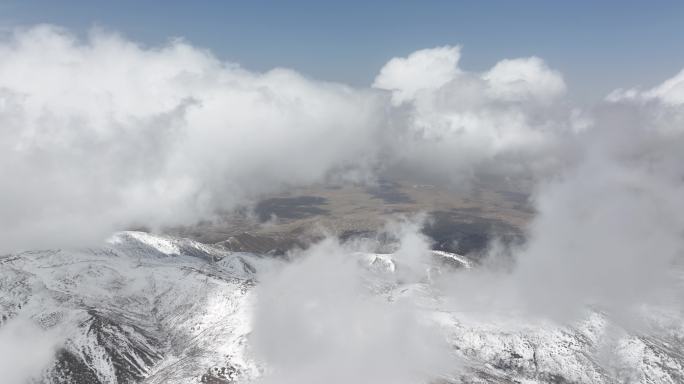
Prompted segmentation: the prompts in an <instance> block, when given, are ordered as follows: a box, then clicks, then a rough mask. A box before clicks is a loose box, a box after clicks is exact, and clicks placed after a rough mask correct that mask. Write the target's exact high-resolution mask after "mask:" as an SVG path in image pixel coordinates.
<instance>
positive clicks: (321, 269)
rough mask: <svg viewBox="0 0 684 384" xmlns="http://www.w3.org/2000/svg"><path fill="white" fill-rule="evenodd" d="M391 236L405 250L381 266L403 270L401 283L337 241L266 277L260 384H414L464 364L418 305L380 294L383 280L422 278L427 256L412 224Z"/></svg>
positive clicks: (259, 325)
mask: <svg viewBox="0 0 684 384" xmlns="http://www.w3.org/2000/svg"><path fill="white" fill-rule="evenodd" d="M390 229H391V230H392V231H393V232H394V235H395V236H396V237H397V239H399V240H401V245H400V247H399V249H400V251H399V252H398V253H397V254H396V256H395V258H394V260H393V261H390V260H389V259H382V260H380V259H378V260H376V263H382V261H386V262H388V263H392V262H396V263H401V265H402V266H403V267H404V270H405V272H406V273H405V274H403V275H401V277H399V276H398V275H391V276H388V275H384V274H383V271H385V272H386V271H387V270H389V269H390V268H389V267H388V268H386V269H383V268H379V271H378V270H373V269H372V268H369V267H368V260H367V259H366V258H367V257H368V254H365V253H359V252H358V251H363V250H364V247H363V246H362V245H361V244H359V243H356V244H339V243H338V242H337V241H336V240H334V239H327V240H325V241H322V242H321V243H318V244H316V245H314V246H312V247H311V248H309V249H308V250H306V251H304V252H301V253H299V252H296V253H294V254H292V255H291V256H292V258H293V261H292V262H291V263H289V264H287V265H285V266H284V267H283V268H282V269H279V270H276V271H272V272H271V273H269V274H266V275H263V276H261V277H260V283H259V285H258V286H257V288H256V291H255V293H256V303H255V309H254V314H253V316H254V322H253V330H252V334H251V335H252V336H251V340H250V341H251V345H252V349H253V352H254V354H255V357H256V358H257V359H258V361H260V362H262V363H265V364H266V371H265V374H264V376H263V377H261V378H260V379H259V381H258V382H260V383H287V384H289V383H302V384H308V383H322V382H325V383H333V384H338V383H339V384H342V383H368V384H371V383H399V384H401V383H406V384H409V383H427V382H431V381H432V380H435V379H438V378H440V377H449V375H450V374H453V373H454V371H455V370H456V368H457V367H458V365H459V364H458V363H459V362H458V360H457V359H456V358H455V355H454V354H453V353H452V351H451V350H450V348H449V346H448V345H447V343H446V342H445V339H444V336H443V335H442V334H441V333H440V332H439V331H438V329H436V328H435V325H434V323H432V322H430V321H429V320H428V318H427V316H425V315H424V314H423V313H422V312H421V310H420V308H419V307H418V306H417V305H416V303H415V302H413V301H411V300H410V299H405V300H404V299H402V298H401V297H400V298H398V299H395V300H392V301H390V300H388V299H387V297H385V296H384V295H379V294H378V291H382V286H383V284H382V282H383V281H384V279H385V278H387V279H388V280H387V281H386V285H388V286H392V285H393V284H396V282H395V281H394V278H396V277H399V278H401V279H405V278H407V277H408V276H409V275H412V274H413V273H416V272H417V271H418V269H417V268H416V265H415V262H416V260H417V259H419V256H418V255H419V254H420V253H422V252H426V251H427V250H428V248H427V247H426V246H425V240H424V239H421V238H420V235H419V234H417V232H416V226H415V225H414V224H412V223H411V222H408V221H404V222H401V223H395V224H393V228H390ZM366 251H367V250H366ZM385 256H388V255H385ZM388 266H389V264H388ZM409 271H411V273H409ZM423 273H424V271H423ZM390 279H391V280H390ZM409 280H410V279H409Z"/></svg>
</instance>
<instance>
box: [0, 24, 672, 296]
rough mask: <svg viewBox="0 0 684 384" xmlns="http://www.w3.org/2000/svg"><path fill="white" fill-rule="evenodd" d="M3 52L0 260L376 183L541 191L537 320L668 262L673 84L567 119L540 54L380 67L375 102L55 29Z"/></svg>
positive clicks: (415, 59) (529, 269)
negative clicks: (252, 203)
mask: <svg viewBox="0 0 684 384" xmlns="http://www.w3.org/2000/svg"><path fill="white" fill-rule="evenodd" d="M0 54H1V55H2V57H3V60H2V61H0V151H1V155H0V171H2V175H3V176H4V181H3V188H2V189H1V190H0V202H1V203H2V204H0V244H1V245H0V249H1V250H3V251H6V250H15V249H22V248H36V247H45V246H60V245H74V244H77V245H79V244H83V243H87V242H91V241H96V240H98V239H100V238H102V237H104V236H106V235H108V234H109V232H111V231H113V230H116V229H121V228H125V227H127V226H131V225H147V226H155V227H160V226H164V225H176V224H191V223H192V222H194V221H196V220H198V219H203V218H211V216H212V215H213V214H214V213H215V212H217V211H220V210H226V209H231V208H233V207H235V206H236V204H240V203H243V202H245V201H246V200H249V199H250V198H254V197H258V196H259V195H260V194H263V193H267V192H271V191H275V190H278V189H281V188H285V187H287V186H291V185H300V184H309V183H314V182H319V181H322V180H325V179H326V178H328V177H347V178H352V179H353V180H357V181H358V180H365V179H367V178H370V177H372V176H374V175H377V173H374V171H377V170H379V171H380V172H388V173H391V172H397V173H399V175H401V176H407V175H408V176H415V175H419V176H420V177H423V176H426V177H432V178H434V179H438V180H442V181H445V182H454V183H458V182H459V181H463V180H465V179H468V178H471V177H476V176H477V174H478V172H495V173H499V174H501V175H504V176H506V177H509V178H516V177H527V176H530V175H531V176H533V177H534V178H536V179H538V180H541V181H542V182H541V183H540V184H539V187H538V188H537V191H536V194H535V199H534V201H535V205H536V210H537V212H538V216H537V218H536V219H535V220H534V222H533V223H532V225H531V227H530V230H529V238H528V241H527V243H526V244H525V246H524V247H523V248H522V249H520V250H516V251H515V252H514V253H515V255H516V258H517V259H518V262H519V265H518V266H517V269H516V272H515V276H519V277H520V280H519V281H521V282H527V285H525V284H518V285H517V286H518V288H519V291H520V292H521V293H520V295H522V296H526V297H528V298H534V300H533V301H534V302H536V303H546V304H543V305H544V306H546V307H552V306H551V304H550V303H552V302H560V301H559V300H558V298H560V297H562V298H563V300H565V301H566V302H568V303H575V304H576V306H578V307H579V306H582V305H584V304H586V303H591V302H592V301H594V299H596V300H601V301H603V302H619V301H620V300H622V299H623V298H628V297H639V296H644V297H645V296H648V295H652V293H650V292H653V290H652V289H651V288H652V287H656V286H658V285H659V283H661V282H663V281H665V279H664V278H661V277H662V276H663V274H664V271H665V270H666V269H667V266H668V265H669V263H670V262H671V260H672V259H673V258H675V257H676V255H678V254H679V253H680V246H681V238H680V235H681V233H682V231H684V227H683V225H682V222H681V219H680V217H681V216H682V214H681V213H682V212H684V210H683V209H682V207H681V205H680V203H679V199H678V198H677V196H680V195H681V192H682V190H681V189H682V186H681V180H682V166H681V164H683V163H684V162H682V160H684V159H683V158H682V155H681V152H682V151H681V148H682V140H683V139H682V136H683V133H682V128H681V127H682V126H684V124H683V122H684V112H683V109H682V105H683V104H684V99H682V84H683V82H684V80H683V75H682V73H684V72H682V73H680V74H678V75H676V76H675V77H673V78H672V79H669V80H667V81H665V82H663V83H662V84H661V85H658V86H656V87H653V88H652V89H647V90H638V89H629V90H617V91H615V92H613V93H611V94H610V95H609V96H608V97H607V100H606V101H605V102H604V103H601V104H600V105H597V106H596V107H594V108H593V109H590V110H578V109H575V108H573V107H572V106H570V105H569V103H568V102H567V101H566V99H565V98H564V94H565V92H566V85H565V82H564V80H563V77H562V76H561V74H559V73H558V72H557V71H555V70H553V69H552V68H550V67H549V66H548V65H547V64H546V63H545V62H544V61H542V60H541V59H539V58H536V57H530V58H517V59H506V60H502V61H500V62H498V63H497V64H495V65H494V66H493V67H492V68H490V69H488V70H485V71H482V72H471V71H466V70H464V69H462V68H460V67H459V59H460V55H461V52H460V47H449V46H446V47H438V48H434V49H426V50H421V51H417V52H414V53H412V54H410V55H408V56H407V57H404V58H394V59H391V60H390V61H388V63H387V64H386V65H385V66H384V67H383V68H381V69H380V71H379V74H378V76H377V78H376V79H375V81H374V83H373V86H372V88H369V89H353V88H350V87H347V86H344V85H340V84H330V83H324V82H319V81H314V80H311V79H307V78H305V77H303V76H302V75H299V74H297V73H295V72H293V71H289V70H285V69H274V70H272V71H268V72H266V73H254V72H249V71H247V70H245V69H242V68H240V67H239V66H238V65H235V64H231V63H225V62H221V61H219V60H217V59H216V58H215V57H214V56H212V55H211V54H210V53H209V52H207V51H204V50H201V49H198V48H195V47H192V46H190V45H189V44H187V43H184V42H182V41H173V42H171V43H169V44H168V45H166V46H164V47H159V48H145V47H141V46H139V45H137V44H135V43H132V42H130V41H127V40H125V39H123V38H121V37H119V36H116V35H114V34H111V33H104V32H97V31H95V32H93V33H91V35H90V36H89V37H88V38H87V39H86V40H79V39H77V38H75V37H74V36H72V35H71V34H69V33H68V32H65V31H63V30H60V29H58V28H55V27H37V28H33V29H29V30H22V31H16V32H14V33H13V34H10V35H7V36H4V37H3V38H2V40H1V41H0ZM644 254H647V255H649V256H648V258H647V259H644V258H643V257H642V255H644ZM644 260H647V261H646V262H645V263H644ZM588 265H591V267H589V270H588V272H587V271H585V268H587V266H588ZM617 265H619V266H620V268H618V269H614V268H615V266H617ZM640 269H641V270H643V269H647V270H649V271H650V272H649V273H648V274H642V273H640ZM647 276H655V277H647ZM580 283H581V285H582V286H581V287H580V288H576V287H577V285H576V284H580ZM538 287H544V288H542V289H538ZM547 295H548V297H546V296H547ZM627 301H629V300H627ZM572 306H573V307H574V306H575V305H572Z"/></svg>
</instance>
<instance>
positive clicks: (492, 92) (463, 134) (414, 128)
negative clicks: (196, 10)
mask: <svg viewBox="0 0 684 384" xmlns="http://www.w3.org/2000/svg"><path fill="white" fill-rule="evenodd" d="M459 58H460V48H459V47H440V48H435V49H426V50H421V51H417V52H415V53H412V54H411V55H409V56H408V57H406V58H395V59H392V60H390V61H389V62H388V63H387V64H386V65H385V66H384V67H383V68H382V69H381V71H380V74H379V75H378V76H377V78H376V79H375V82H374V84H373V86H374V87H375V88H378V89H384V90H387V91H390V92H391V94H392V102H393V104H394V105H395V106H397V107H399V108H403V109H404V110H405V120H404V121H403V123H404V124H405V125H404V128H405V135H403V136H400V137H399V139H398V140H397V141H398V143H396V145H395V146H396V147H397V148H401V150H402V152H401V154H400V155H399V157H400V159H399V161H400V166H401V167H402V168H403V169H404V170H409V171H413V172H414V173H418V174H423V175H425V174H430V173H432V174H434V175H435V176H436V177H437V178H442V179H455V180H463V178H467V177H468V176H469V175H470V174H473V173H477V172H478V171H481V170H484V171H487V172H491V171H497V170H499V169H501V168H502V167H503V168H506V169H505V171H506V172H519V171H521V170H528V169H530V168H535V167H536V168H544V167H546V166H547V165H548V163H552V162H553V160H554V159H553V156H549V151H551V150H552V149H554V148H556V147H557V144H558V142H559V141H560V140H561V138H562V137H563V136H564V135H567V134H571V133H572V132H575V131H577V130H581V129H582V128H583V127H585V126H586V125H587V122H586V119H585V118H582V115H581V114H580V113H579V112H577V111H573V110H572V109H570V108H568V107H567V106H566V105H565V103H564V102H563V100H562V99H563V95H564V93H565V91H566V87H565V82H564V81H563V77H562V76H561V75H560V73H558V72H557V71H554V70H552V69H550V68H549V67H548V66H547V65H546V64H545V63H544V62H543V61H542V60H541V59H539V58H536V57H531V58H519V59H508V60H502V61H500V62H499V63H497V64H496V65H494V67H492V68H491V69H490V70H488V71H485V72H482V73H474V72H467V71H464V70H462V69H460V68H459V67H458V61H459ZM556 149H557V148H556ZM532 159H534V160H532Z"/></svg>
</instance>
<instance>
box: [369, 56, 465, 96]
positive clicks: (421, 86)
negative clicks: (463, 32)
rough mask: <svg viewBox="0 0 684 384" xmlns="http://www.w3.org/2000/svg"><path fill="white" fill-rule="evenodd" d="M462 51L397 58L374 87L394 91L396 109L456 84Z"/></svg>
mask: <svg viewBox="0 0 684 384" xmlns="http://www.w3.org/2000/svg"><path fill="white" fill-rule="evenodd" d="M460 58H461V48H460V47H458V46H456V47H451V46H444V47H438V48H432V49H423V50H420V51H415V52H413V53H411V54H410V55H408V57H405V58H403V57H395V58H393V59H391V60H390V61H388V62H387V64H385V66H384V67H382V69H381V70H380V73H379V74H378V76H377V77H376V78H375V81H374V82H373V87H375V88H378V89H386V90H389V91H392V101H393V102H394V104H395V105H399V104H401V103H403V102H406V101H410V100H412V99H414V98H415V97H416V95H417V94H418V93H419V92H421V91H430V90H435V89H438V88H439V87H441V86H443V85H444V84H446V83H448V82H450V81H451V80H453V79H454V78H455V77H456V76H458V74H459V73H460V70H459V69H458V60H459V59H460Z"/></svg>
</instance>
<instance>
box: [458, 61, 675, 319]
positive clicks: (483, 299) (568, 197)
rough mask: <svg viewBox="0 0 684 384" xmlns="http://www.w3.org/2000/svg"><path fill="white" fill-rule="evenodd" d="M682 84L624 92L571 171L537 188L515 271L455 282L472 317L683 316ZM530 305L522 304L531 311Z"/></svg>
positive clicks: (571, 161)
mask: <svg viewBox="0 0 684 384" xmlns="http://www.w3.org/2000/svg"><path fill="white" fill-rule="evenodd" d="M680 76H681V75H677V76H676V77H674V78H673V79H670V80H667V81H665V82H664V83H663V84H661V85H659V86H657V87H654V88H653V89H650V90H645V91H637V90H633V91H630V92H627V93H625V91H616V92H613V93H611V95H610V96H609V97H608V98H607V99H608V100H607V101H606V102H605V103H602V104H600V105H597V106H596V107H595V108H594V109H593V110H592V112H591V120H592V127H591V129H587V130H584V131H580V132H577V133H575V134H574V135H573V136H571V137H569V140H568V142H566V143H565V144H564V145H565V150H566V151H567V152H568V153H572V154H573V155H572V156H568V157H567V159H568V161H567V162H566V163H565V166H564V167H563V168H560V169H556V170H555V172H554V173H553V175H552V176H551V177H549V178H546V179H544V180H543V181H541V182H540V183H539V185H538V186H537V187H536V191H535V194H534V196H533V202H534V207H535V210H536V216H535V218H534V219H533V221H532V223H531V224H530V227H529V230H528V235H527V240H526V242H525V244H523V245H522V246H519V247H516V248H515V249H509V250H504V251H502V250H501V248H497V247H492V252H491V253H490V254H491V255H490V256H491V258H492V259H496V258H497V254H500V253H503V254H506V255H507V256H510V255H512V256H513V259H514V260H515V262H516V265H515V266H514V267H513V268H512V271H506V272H505V273H492V272H491V271H486V270H485V271H478V272H476V273H474V274H471V275H470V276H464V277H463V278H462V279H457V280H456V281H450V282H447V285H452V287H451V289H452V291H453V292H462V291H475V292H478V294H476V295H473V296H472V297H464V296H462V295H461V296H458V297H457V300H460V303H457V305H462V306H465V308H467V309H468V310H474V311H481V312H487V313H492V312H493V311H494V310H495V309H499V310H501V311H504V312H507V313H510V311H512V310H521V311H523V312H528V313H533V314H538V315H543V316H550V317H552V318H554V319H558V320H562V321H567V320H569V319H576V317H577V316H580V315H582V314H583V313H584V311H585V310H586V309H587V308H588V306H593V307H594V308H598V309H600V310H602V311H605V312H606V313H609V314H611V315H615V316H616V317H618V318H619V319H621V320H623V321H633V320H634V318H635V316H634V314H635V312H634V311H635V310H638V309H639V307H640V306H641V305H642V304H647V303H648V304H665V305H667V306H673V305H674V307H675V308H679V309H680V310H681V309H682V308H681V302H682V301H681V300H682V297H681V291H680V290H679V288H676V287H677V283H676V280H677V279H678V278H680V277H678V274H680V273H681V266H677V265H678V264H680V265H681V263H682V261H683V260H684V219H683V218H684V202H683V200H682V198H681V196H684V165H683V164H684V152H683V151H682V148H684V128H683V127H684V124H683V123H684V119H683V118H682V117H683V116H684V108H682V106H683V105H682V104H681V103H680V104H677V103H676V102H675V101H676V98H677V89H676V86H674V85H673V84H677V82H678V78H679V77H680ZM521 304H522V305H521Z"/></svg>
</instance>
